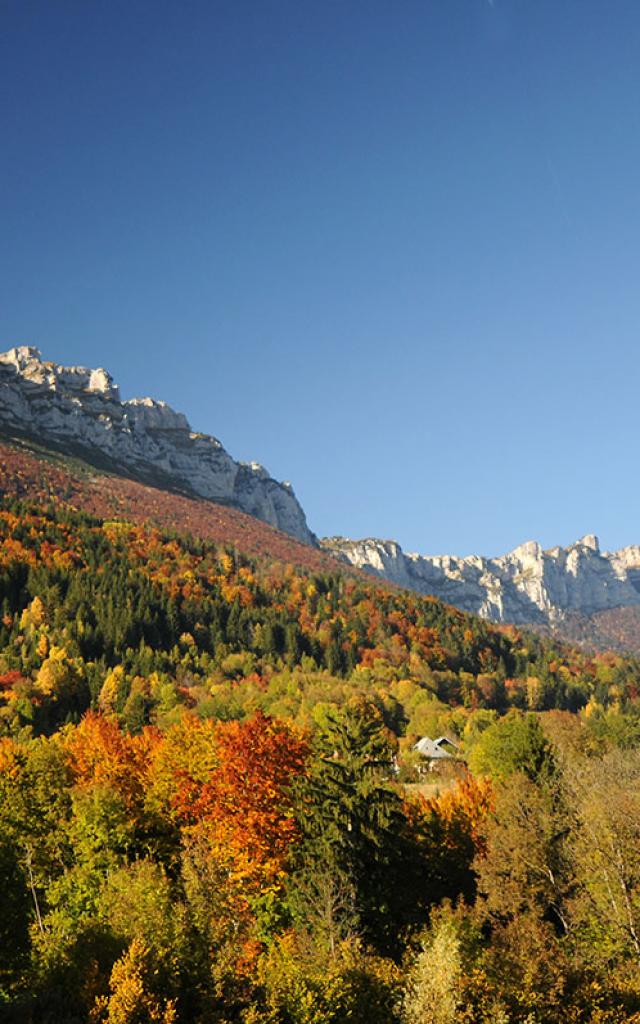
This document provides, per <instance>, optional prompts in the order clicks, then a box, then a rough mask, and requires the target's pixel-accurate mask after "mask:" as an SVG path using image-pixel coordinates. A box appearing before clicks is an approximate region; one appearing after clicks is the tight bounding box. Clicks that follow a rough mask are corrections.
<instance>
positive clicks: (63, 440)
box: [0, 346, 315, 544]
mask: <svg viewBox="0 0 640 1024" xmlns="http://www.w3.org/2000/svg"><path fill="white" fill-rule="evenodd" d="M0 431H1V432H3V433H4V434H8V435H17V436H23V437H29V438H30V439H32V440H36V441H39V442H41V443H42V444H43V445H45V446H49V447H55V448H57V449H59V450H62V451H64V452H68V453H70V454H74V455H79V456H81V457H82V458H84V459H86V460H87V461H89V462H92V463H93V464H95V465H97V466H99V467H101V468H106V469H110V470H113V471H115V472H119V473H124V474H126V475H130V476H133V477H134V478H135V479H140V480H142V481H145V482H148V483H154V484H158V485H160V486H165V487H169V488H173V489H176V490H181V491H185V492H187V493H190V494H193V495H197V496H199V497H202V498H209V499H210V500H212V501H217V502H222V503H226V504H230V505H233V506H235V507H237V508H240V509H242V511H244V512H248V513H249V514H250V515H252V516H256V517H257V518H258V519H262V520H263V521H264V522H266V523H269V524H270V525H271V526H275V527H277V528H278V529H280V530H283V531H284V532H285V533H288V534H291V536H293V537H296V538H297V539H298V540H302V541H305V542H306V543H308V544H313V543H315V537H314V536H313V534H312V533H311V531H310V530H309V528H308V526H307V523H306V519H305V515H304V512H303V510H302V508H301V506H300V504H299V502H298V501H297V499H296V497H295V494H294V493H293V489H292V488H291V485H290V484H288V483H278V482H277V481H275V480H273V479H272V478H271V477H270V476H269V474H268V472H267V471H266V469H264V468H263V467H262V466H260V465H258V463H255V462H251V463H244V462H235V461H234V459H232V458H231V456H230V455H229V453H228V452H227V451H226V450H225V449H224V447H223V446H222V444H221V443H220V441H218V440H217V439H216V438H215V437H209V436H208V435H207V434H198V433H194V432H193V431H192V430H191V427H190V426H189V423H188V421H187V419H186V417H185V416H183V415H182V413H178V412H174V410H173V409H171V408H170V407H169V406H168V405H166V403H165V402H159V401H156V400H155V399H152V398H134V399H131V400H130V401H125V402H123V401H121V400H120V394H119V390H118V387H117V386H116V385H115V384H114V383H113V380H112V378H111V376H110V375H109V374H108V373H107V372H106V370H102V369H97V370H92V369H87V368H86V367H83V366H71V367H65V366H58V365H56V364H55V363H50V362H44V361H43V360H42V357H41V355H40V352H39V351H38V349H36V348H31V347H26V346H25V347H20V348H13V349H11V350H10V351H9V352H5V353H4V354H2V355H0Z"/></svg>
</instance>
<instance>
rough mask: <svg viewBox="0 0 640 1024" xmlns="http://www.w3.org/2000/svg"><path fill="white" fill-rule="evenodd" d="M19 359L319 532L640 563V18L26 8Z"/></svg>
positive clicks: (233, 4) (17, 49) (6, 191)
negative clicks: (260, 467)
mask: <svg viewBox="0 0 640 1024" xmlns="http://www.w3.org/2000/svg"><path fill="white" fill-rule="evenodd" d="M0 116H1V124H2V150H3V153H2V159H1V160H0V176H1V181H0V226H1V230H0V299H1V302H0V341H1V342H2V347H3V348H5V347H6V348H8V347H10V346H11V345H14V344H34V345H37V346H38V347H40V348H41V349H42V351H43V353H44V355H45V356H46V357H48V358H51V359H55V360H57V361H59V362H64V363H83V364H89V365H94V364H95V365H103V366H105V367H106V368H108V369H109V370H110V371H111V372H112V373H113V375H114V377H115V378H116V380H117V381H118V382H119V383H120V385H121V388H122V391H123V394H124V395H125V396H126V397H132V396H134V395H139V394H145V393H148V394H151V395H153V396H155V397H159V398H164V399H165V400H167V401H169V402H170V403H171V404H172V405H174V406H175V407H176V408H178V409H180V410H182V411H184V412H186V413H187V415H188V417H189V419H190V421H191V423H192V424H193V426H194V428H197V429H199V430H204V431H207V432H209V433H212V434H215V435H216V436H218V437H220V439H221V440H222V441H223V443H224V444H225V445H226V447H227V448H228V449H229V450H230V452H231V453H232V454H233V455H234V456H235V457H236V458H244V459H257V460H259V461H261V462H263V463H264V464H265V465H266V466H267V467H268V468H269V470H270V471H271V473H272V474H273V475H274V476H276V477H277V478H279V479H290V480H291V481H292V482H293V484H294V487H295V489H296V493H297V494H298V496H299V498H300V500H301V501H302V503H303V505H304V507H305V509H306V511H307V516H308V519H309V522H310V525H311V526H312V528H313V529H314V530H315V531H316V532H317V533H319V534H334V533H343V534H347V535H350V536H353V537H359V536H365V535H372V536H382V537H393V538H396V539H398V540H399V541H400V542H401V543H402V544H403V546H404V547H405V548H406V549H407V550H419V551H422V552H429V553H435V552H445V551H446V552H453V553H458V554H465V553H468V552H470V551H477V552H482V553H485V554H497V553H500V552H502V551H505V550H507V549H508V548H510V547H513V546H515V545H516V544H518V543H520V542H521V541H523V540H525V539H528V538H536V539H538V540H540V541H541V542H542V543H543V544H545V545H549V546H550V545H553V544H556V543H568V542H570V541H572V540H573V539H575V538H576V537H578V536H580V535H581V534H584V533H587V532H597V533H598V534H599V535H600V537H601V540H602V542H603V545H604V546H608V547H611V548H613V547H618V546H621V545H623V544H628V543H631V542H636V543H638V542H640V517H639V516H638V506H639V502H640V476H639V474H638V470H637V448H638V422H637V421H638V415H637V408H638V394H639V388H640V379H639V378H640V287H639V272H640V258H639V257H640V5H639V4H638V3H637V0H613V2H611V0H609V2H605V0H600V2H596V0H562V2H559V0H493V3H491V2H489V0H402V2H400V3H398V2H396V0H386V2H382V0H314V2H310V0H259V2H256V0H251V2H248V0H229V2H223V0H220V2H218V0H184V2H178V0H175V2H166V0H152V2H147V0H134V2H131V0H126V2H121V0H108V2H107V0H102V2H94V3H87V2H86V0H77V2H68V0H56V3H51V2H50V0H46V2H45V0H42V2H36V0H3V3H2V4H1V5H0Z"/></svg>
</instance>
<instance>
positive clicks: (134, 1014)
mask: <svg viewBox="0 0 640 1024" xmlns="http://www.w3.org/2000/svg"><path fill="white" fill-rule="evenodd" d="M153 973H154V967H153V964H152V962H151V955H150V951H149V948H148V946H146V945H145V943H144V942H143V941H142V939H134V940H133V942H132V943H131V945H130V946H129V948H128V950H127V951H126V953H125V954H124V956H122V957H121V958H120V960H117V961H116V963H115V964H114V965H113V970H112V971H111V979H110V982H109V987H110V989H111V994H110V995H108V996H100V997H98V999H96V1002H95V1004H94V1007H93V1010H92V1012H91V1016H90V1022H91V1024H174V1022H175V1021H176V1020H177V1012H176V1006H175V1001H174V1000H173V999H164V998H163V997H162V996H161V995H159V994H158V993H155V992H153V990H152V986H151V984H150V981H151V978H152V977H153Z"/></svg>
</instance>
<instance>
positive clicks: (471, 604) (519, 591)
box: [322, 535, 640, 646]
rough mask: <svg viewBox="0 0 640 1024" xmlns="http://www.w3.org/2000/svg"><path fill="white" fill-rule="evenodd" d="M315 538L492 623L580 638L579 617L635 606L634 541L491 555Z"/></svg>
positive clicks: (638, 578)
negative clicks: (606, 547)
mask: <svg viewBox="0 0 640 1024" xmlns="http://www.w3.org/2000/svg"><path fill="white" fill-rule="evenodd" d="M322 544H323V546H324V548H325V550H326V551H330V552H331V553H332V554H334V555H336V556H337V557H338V558H341V559H342V560H343V561H345V562H348V563H349V564H350V565H353V566H357V567H358V568H361V569H365V570H367V571H368V572H372V573H373V574H375V575H377V576H381V577H383V578H384V579H387V580H391V581H392V582H394V583H397V584H399V585H400V586H403V587H410V588H411V589H412V590H417V591H418V592H419V593H421V594H431V595H433V596H434V597H438V598H441V599H442V600H444V601H447V602H449V603H450V604H454V605H456V607H458V608H461V609H462V610H463V611H467V612H473V613H475V614H477V615H480V616H482V617H483V618H485V619H489V620H490V621H492V622H511V623H516V624H519V625H537V626H546V627H550V628H552V629H556V630H559V631H561V632H563V631H564V632H565V633H566V632H567V630H569V629H570V630H571V635H572V637H573V638H577V637H578V636H580V632H581V629H582V633H583V634H586V635H587V636H588V633H589V630H588V629H586V630H585V628H584V626H583V627H580V621H581V620H582V619H584V617H596V616H599V617H600V621H602V614H603V613H608V612H611V611H612V610H615V609H621V608H627V609H630V608H633V607H634V606H637V605H640V547H638V546H632V547H628V548H623V549H622V550H620V551H613V552H603V551H600V546H599V544H598V539H597V537H595V536H593V535H589V536H586V537H583V538H582V539H581V540H579V541H577V542H576V543H575V544H572V545H570V547H567V548H561V547H556V548H551V549H550V550H548V551H544V550H543V549H542V548H541V547H540V545H539V544H537V543H536V542H535V541H528V542H527V543H526V544H522V545H520V547H517V548H515V550H514V551H511V552H509V554H506V555H502V556H501V557H498V558H484V557H482V556H480V555H469V556H467V557H465V558H457V557H455V556H452V555H418V554H409V553H407V552H404V551H403V550H402V548H401V547H400V545H399V544H397V543H395V541H383V540H375V539H367V540H347V539H346V538H344V537H332V538H328V539H326V540H324V541H323V542H322ZM565 627H566V628H565ZM612 628H615V625H614V626H613V627H612ZM582 639H585V636H583V637H582ZM636 642H637V641H636ZM623 643H624V645H625V646H626V645H627V644H626V641H623ZM616 646H618V645H616Z"/></svg>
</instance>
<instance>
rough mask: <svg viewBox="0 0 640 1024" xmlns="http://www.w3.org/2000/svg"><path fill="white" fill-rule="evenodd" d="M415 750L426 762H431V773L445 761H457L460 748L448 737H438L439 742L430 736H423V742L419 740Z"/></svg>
mask: <svg viewBox="0 0 640 1024" xmlns="http://www.w3.org/2000/svg"><path fill="white" fill-rule="evenodd" d="M413 749H414V750H417V751H418V753H419V754H420V755H421V756H422V757H423V758H424V760H425V761H428V762H429V765H428V767H429V771H434V770H435V769H437V768H439V767H440V766H441V765H442V763H443V762H444V761H456V760H457V758H458V756H459V755H458V752H459V749H460V748H459V747H458V745H457V744H456V743H454V742H453V740H450V739H449V738H448V737H447V736H438V738H437V740H432V739H430V738H429V736H423V737H422V739H421V740H418V742H417V743H416V744H415V746H414V748H413Z"/></svg>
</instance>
